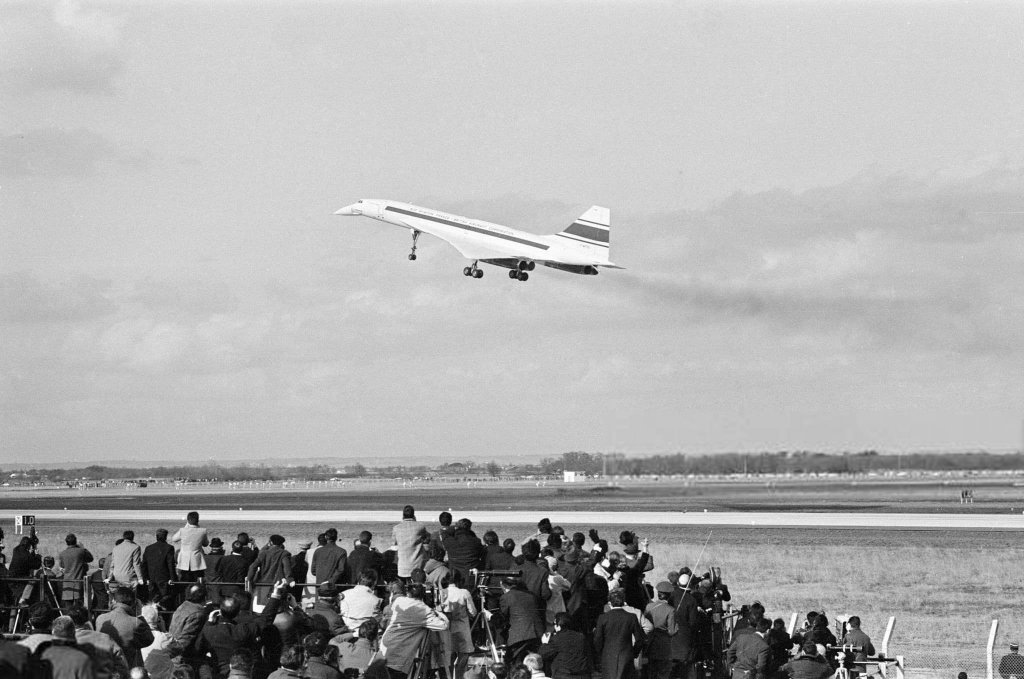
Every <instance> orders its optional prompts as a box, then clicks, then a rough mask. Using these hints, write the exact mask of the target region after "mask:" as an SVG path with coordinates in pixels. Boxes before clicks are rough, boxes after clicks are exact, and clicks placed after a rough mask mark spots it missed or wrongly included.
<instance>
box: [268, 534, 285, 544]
mask: <svg viewBox="0 0 1024 679" xmlns="http://www.w3.org/2000/svg"><path fill="white" fill-rule="evenodd" d="M270 542H271V544H275V545H283V544H284V536H283V535H278V534H277V533H275V534H273V535H271V536H270Z"/></svg>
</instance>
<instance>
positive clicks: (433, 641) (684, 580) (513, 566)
mask: <svg viewBox="0 0 1024 679" xmlns="http://www.w3.org/2000/svg"><path fill="white" fill-rule="evenodd" d="M199 518H200V517H199V514H198V513H197V512H189V513H188V515H187V517H186V522H185V525H183V526H182V527H181V528H180V529H179V530H177V531H176V532H175V533H174V534H173V535H169V532H168V531H167V530H164V529H160V530H157V531H156V532H155V534H154V541H153V542H152V543H151V544H149V545H147V546H146V547H145V548H143V547H142V546H140V545H139V544H137V543H136V541H135V534H134V533H133V532H132V531H130V530H126V531H123V533H122V535H121V537H120V539H118V540H117V541H116V542H115V543H114V544H113V545H111V546H110V548H109V549H107V550H103V551H101V552H100V554H102V556H99V558H97V555H94V554H93V553H91V552H90V551H89V550H88V549H86V548H85V547H83V546H81V545H80V544H79V543H78V540H77V538H76V536H75V535H73V534H69V535H67V536H66V539H65V543H66V546H65V548H64V549H63V550H62V551H60V552H59V553H58V554H56V555H47V556H41V555H40V554H38V551H37V546H38V539H37V537H36V536H35V534H34V531H33V532H32V533H30V535H28V536H24V537H22V538H21V539H20V541H19V543H18V545H17V546H15V547H14V549H13V550H12V557H11V560H10V564H9V566H7V567H6V568H4V569H3V570H0V576H2V577H3V578H4V579H5V580H6V582H5V583H0V592H2V593H3V595H4V600H3V604H4V607H3V609H2V612H0V623H2V624H3V625H4V628H5V629H7V630H9V633H8V634H7V635H5V636H6V637H7V639H5V640H4V641H3V642H0V677H7V676H19V677H20V676H25V677H33V676H46V677H50V678H52V679H63V678H64V677H68V678H73V679H83V678H92V677H96V678H98V679H108V678H121V679H129V677H131V678H132V679H135V678H138V679H143V678H144V677H150V678H152V679H189V678H194V677H200V678H201V679H223V678H228V677H230V678H231V679H244V678H249V677H252V678H255V679H266V678H267V677H270V678H271V679H283V678H284V677H310V678H314V679H342V678H344V679H357V678H358V677H366V678H367V679H425V678H427V677H431V678H433V677H437V679H470V678H472V679H592V677H593V676H594V675H595V673H600V676H601V677H602V679H639V677H641V676H642V677H643V678H644V679H698V678H701V679H702V678H703V677H707V676H714V675H715V672H718V677H724V676H726V675H729V676H731V678H732V679H785V678H787V677H792V678H793V679H824V678H825V677H828V676H831V675H833V674H836V673H837V671H838V673H839V674H841V675H844V676H849V677H850V678H851V679H855V677H856V675H857V673H858V668H860V667H863V664H861V665H858V664H856V661H858V660H864V659H865V658H866V657H867V656H869V655H873V654H874V649H873V648H872V646H871V640H870V639H869V638H868V637H867V635H866V634H864V633H863V632H862V631H861V630H860V620H859V619H858V618H856V617H851V618H850V619H849V621H848V623H847V628H848V629H847V631H846V634H845V636H844V638H843V639H842V640H837V639H836V637H835V636H834V635H833V634H832V632H831V630H830V629H829V621H828V619H827V617H826V616H825V615H824V614H823V613H822V614H817V613H811V614H809V615H808V620H807V624H806V625H805V627H804V628H803V629H802V630H800V631H799V632H798V633H796V634H794V635H793V636H790V635H789V634H788V633H787V631H786V629H785V626H784V624H783V623H782V621H781V620H775V621H774V623H773V621H771V620H769V619H768V618H766V617H765V608H764V606H763V605H761V604H760V603H759V602H754V603H753V604H751V605H750V606H744V607H743V608H742V609H741V611H740V613H737V614H734V615H731V616H729V615H725V616H724V617H723V614H724V612H725V611H724V609H723V602H727V601H729V600H730V599H731V595H730V593H729V590H728V587H727V586H725V585H724V584H723V583H722V582H721V581H720V579H719V578H718V577H717V574H716V573H714V572H711V571H709V572H706V573H703V574H697V573H694V572H692V571H691V569H690V568H689V567H681V568H679V569H678V570H674V571H669V572H668V573H667V576H666V578H665V579H664V580H662V581H660V582H656V583H652V582H649V581H648V575H649V574H650V573H651V571H652V570H653V569H654V559H653V557H652V556H651V554H650V552H649V551H648V547H649V545H648V542H647V540H645V539H640V538H638V537H637V536H636V535H635V534H633V533H632V532H630V531H622V533H621V534H620V535H619V539H618V543H617V544H609V542H608V541H607V540H606V539H604V538H602V537H601V536H600V535H599V533H598V532H597V531H596V530H593V529H591V530H590V531H588V533H587V534H586V535H585V534H583V533H578V532H577V533H573V534H571V535H570V534H566V532H565V531H564V530H562V529H561V528H560V527H558V526H553V525H552V524H551V522H550V521H549V520H547V519H542V520H541V521H540V522H539V523H538V524H537V531H536V532H535V533H533V534H531V535H528V536H518V537H516V538H512V537H508V538H505V539H504V540H502V539H501V538H500V536H499V535H498V534H497V533H496V532H495V531H493V530H488V531H486V532H485V533H484V534H483V536H482V537H478V536H477V534H476V533H475V532H474V530H473V523H472V521H471V520H470V519H467V518H463V519H460V520H458V521H455V522H453V517H452V516H451V514H450V513H449V512H441V514H440V515H439V517H438V520H437V523H436V524H433V525H428V524H427V523H425V522H421V521H419V520H418V519H417V517H416V513H415V510H414V508H413V507H411V506H406V507H405V508H404V509H403V512H402V519H401V521H400V522H399V523H397V524H396V525H395V526H394V528H393V529H392V531H391V535H390V536H388V537H389V540H387V543H388V545H389V548H388V549H385V550H382V551H378V550H377V549H376V548H375V547H374V546H373V540H374V536H373V535H372V534H371V533H370V532H369V531H361V532H359V533H358V535H356V536H354V538H353V540H352V543H351V548H346V547H343V546H341V545H339V544H338V531H337V530H336V529H334V528H328V529H326V530H324V531H323V532H322V533H320V534H319V535H317V536H316V539H315V541H314V540H310V541H302V542H299V543H298V544H297V545H294V546H289V545H286V544H285V543H286V540H285V538H284V537H283V536H281V535H277V534H274V535H270V536H269V539H268V540H267V541H266V543H265V544H264V545H262V546H259V545H257V543H256V541H255V540H254V539H253V538H251V537H250V536H249V534H248V533H245V532H239V533H238V534H237V535H236V538H235V539H234V540H231V542H230V544H226V543H225V541H224V540H223V539H221V538H220V537H212V538H211V537H210V536H209V534H208V531H207V529H206V528H205V527H203V526H202V525H201V524H200V521H199ZM0 542H2V534H0ZM104 552H105V553H104ZM4 571H6V572H4ZM41 575H45V576H46V577H42V578H41V577H40V576H41ZM726 620H728V622H729V623H730V624H728V625H726V624H725V621H726ZM727 630H728V631H727ZM843 645H846V646H847V647H848V648H847V649H845V651H844V650H840V649H839V648H838V647H841V646H843ZM482 650H485V651H487V655H486V656H485V657H489V658H490V661H489V662H486V663H483V664H481V663H479V662H476V663H473V664H471V659H478V660H479V659H481V651H482ZM794 651H795V653H794ZM841 654H842V655H841ZM843 660H845V663H842V662H841V661H843ZM723 661H724V662H727V664H722V663H723ZM716 663H717V664H716ZM718 677H716V679H718Z"/></svg>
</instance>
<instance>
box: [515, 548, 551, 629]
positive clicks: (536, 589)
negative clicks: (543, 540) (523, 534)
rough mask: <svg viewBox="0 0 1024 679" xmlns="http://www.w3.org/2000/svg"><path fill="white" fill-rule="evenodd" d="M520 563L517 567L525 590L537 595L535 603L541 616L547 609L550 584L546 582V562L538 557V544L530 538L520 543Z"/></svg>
mask: <svg viewBox="0 0 1024 679" xmlns="http://www.w3.org/2000/svg"><path fill="white" fill-rule="evenodd" d="M520 552H521V554H520V558H521V559H522V563H521V564H519V568H520V569H521V571H522V582H523V586H524V587H526V590H527V591H528V592H530V593H531V594H533V595H534V596H535V597H537V605H538V606H539V607H540V610H541V617H542V618H543V617H544V613H545V611H546V610H547V603H548V599H550V598H551V585H549V584H548V564H547V562H546V561H543V562H541V561H538V559H540V544H539V543H538V542H537V541H536V540H531V541H529V542H527V543H526V544H524V545H522V547H521V549H520Z"/></svg>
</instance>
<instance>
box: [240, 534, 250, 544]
mask: <svg viewBox="0 0 1024 679" xmlns="http://www.w3.org/2000/svg"><path fill="white" fill-rule="evenodd" d="M238 541H239V542H241V543H242V544H243V545H247V544H249V534H248V533H246V532H245V531H242V532H241V533H239V534H238Z"/></svg>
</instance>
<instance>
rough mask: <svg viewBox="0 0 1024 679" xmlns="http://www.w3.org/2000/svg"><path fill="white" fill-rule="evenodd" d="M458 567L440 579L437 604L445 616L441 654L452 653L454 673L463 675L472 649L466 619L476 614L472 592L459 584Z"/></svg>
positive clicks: (458, 677)
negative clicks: (445, 625)
mask: <svg viewBox="0 0 1024 679" xmlns="http://www.w3.org/2000/svg"><path fill="white" fill-rule="evenodd" d="M463 584H464V580H463V578H462V572H461V571H458V570H456V571H452V573H451V575H450V576H449V577H447V578H445V579H444V580H442V581H441V589H440V591H439V593H438V594H439V601H438V605H439V606H440V607H441V611H442V612H443V613H444V614H445V617H447V618H448V634H447V635H446V636H445V641H446V642H447V643H446V644H445V658H451V657H452V656H453V655H454V656H455V677H454V679H463V675H464V674H465V672H466V667H467V666H468V665H469V655H470V654H471V653H472V652H473V651H475V650H476V646H474V645H473V638H472V633H471V630H470V622H471V621H472V620H473V616H475V615H476V604H474V603H473V595H472V594H470V592H469V591H468V590H466V589H464V588H463Z"/></svg>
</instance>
